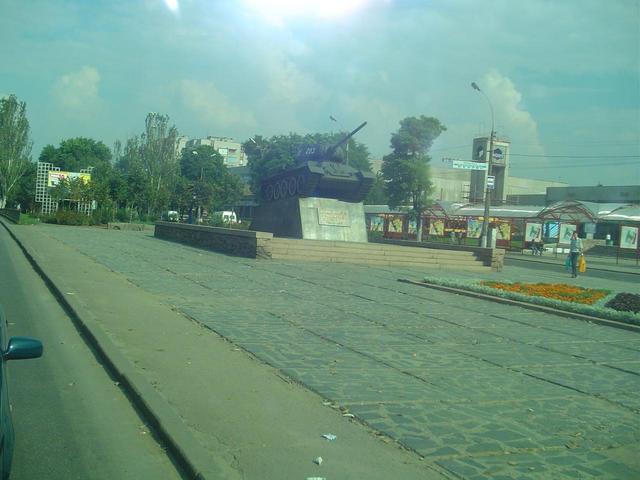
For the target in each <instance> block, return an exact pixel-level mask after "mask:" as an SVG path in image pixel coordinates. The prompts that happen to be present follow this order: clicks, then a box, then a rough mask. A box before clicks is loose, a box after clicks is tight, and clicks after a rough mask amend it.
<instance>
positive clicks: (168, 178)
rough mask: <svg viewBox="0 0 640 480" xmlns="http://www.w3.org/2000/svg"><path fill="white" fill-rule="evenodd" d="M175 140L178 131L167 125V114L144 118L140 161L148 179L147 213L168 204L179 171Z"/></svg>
mask: <svg viewBox="0 0 640 480" xmlns="http://www.w3.org/2000/svg"><path fill="white" fill-rule="evenodd" d="M177 138H178V130H177V128H176V127H175V125H171V126H169V116H168V115H161V114H159V113H150V114H148V115H147V119H146V121H145V131H144V133H143V134H142V135H141V137H140V160H141V163H142V168H143V170H144V172H145V173H146V174H147V175H148V180H149V189H148V195H149V198H148V205H147V214H154V215H156V216H157V215H159V214H160V213H161V211H162V210H164V209H165V208H166V206H167V205H168V203H169V198H170V196H171V193H172V191H173V188H174V186H175V182H176V178H177V174H178V168H179V167H178V155H177V152H176V141H177Z"/></svg>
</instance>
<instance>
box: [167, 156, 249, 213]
mask: <svg viewBox="0 0 640 480" xmlns="http://www.w3.org/2000/svg"><path fill="white" fill-rule="evenodd" d="M180 173H181V174H182V178H183V182H181V183H180V184H179V185H177V188H176V197H175V198H176V201H177V203H179V204H180V205H181V206H182V207H183V208H184V207H185V206H187V205H188V206H189V209H190V210H192V209H194V208H197V210H198V218H200V214H201V212H202V209H203V208H208V209H209V210H220V209H223V208H224V207H227V206H232V205H234V204H235V203H237V201H238V200H240V198H242V182H241V181H240V178H239V177H238V176H237V175H233V174H231V173H229V171H228V169H227V167H226V165H224V159H223V158H222V156H221V155H220V154H219V153H218V152H217V151H216V150H215V149H214V148H213V147H211V146H209V145H200V146H198V147H196V148H185V149H184V150H183V151H182V156H181V158H180Z"/></svg>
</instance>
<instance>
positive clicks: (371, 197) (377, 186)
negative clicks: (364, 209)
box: [364, 172, 389, 205]
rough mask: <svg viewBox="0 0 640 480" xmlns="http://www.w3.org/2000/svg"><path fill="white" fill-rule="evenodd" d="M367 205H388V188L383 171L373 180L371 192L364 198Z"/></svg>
mask: <svg viewBox="0 0 640 480" xmlns="http://www.w3.org/2000/svg"><path fill="white" fill-rule="evenodd" d="M364 204H365V205H388V204H389V198H388V197H387V190H386V188H385V185H384V177H383V176H382V172H378V174H377V175H376V179H375V181H374V182H373V186H372V187H371V190H369V193H368V194H367V198H365V199H364Z"/></svg>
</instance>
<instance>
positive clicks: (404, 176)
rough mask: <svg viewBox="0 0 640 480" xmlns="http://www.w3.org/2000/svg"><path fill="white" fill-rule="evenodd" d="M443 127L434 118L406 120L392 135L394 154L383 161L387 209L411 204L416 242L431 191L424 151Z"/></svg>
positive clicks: (426, 157) (427, 160)
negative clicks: (387, 201)
mask: <svg viewBox="0 0 640 480" xmlns="http://www.w3.org/2000/svg"><path fill="white" fill-rule="evenodd" d="M446 129H447V128H446V127H445V126H444V125H442V124H441V123H440V121H439V120H438V119H437V118H434V117H425V116H424V115H421V116H420V117H407V118H405V119H403V120H402V121H401V122H400V128H399V129H398V131H397V132H396V133H394V134H392V135H391V148H392V149H393V152H392V153H390V154H389V155H386V156H385V157H384V158H383V161H382V174H383V176H384V179H385V187H386V192H387V196H388V198H389V206H390V207H391V208H397V207H399V206H402V205H405V204H407V203H410V205H411V210H410V212H409V214H410V215H409V216H410V218H411V219H412V220H414V221H415V222H416V231H417V240H418V241H421V240H422V214H423V212H424V211H425V209H426V207H427V206H428V202H429V194H430V192H431V188H432V186H431V181H430V174H429V161H430V160H431V159H430V157H429V156H428V155H427V151H428V150H429V148H431V145H433V142H434V141H435V139H436V138H438V136H439V135H440V134H441V133H442V132H444V131H446Z"/></svg>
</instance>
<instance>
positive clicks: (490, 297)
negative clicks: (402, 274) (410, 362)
mask: <svg viewBox="0 0 640 480" xmlns="http://www.w3.org/2000/svg"><path fill="white" fill-rule="evenodd" d="M398 281H399V282H402V283H408V284H411V285H417V286H420V287H425V288H433V289H434V290H442V291H443V292H448V293H456V294H458V295H465V296H467V297H473V298H477V299H480V300H489V301H491V302H496V303H502V304H505V305H511V306H515V307H522V308H527V309H529V310H535V311H538V312H543V313H550V314H553V315H558V316H560V317H567V318H575V319H576V320H582V321H584V322H590V323H597V324H598V325H604V326H607V327H614V328H619V329H621V330H629V331H631V332H636V333H640V326H639V325H633V324H631V323H624V322H618V321H616V320H607V319H604V318H599V317H592V316H591V315H586V314H584V313H575V312H568V311H566V310H556V309H555V308H551V307H545V306H544V305H536V304H533V303H527V302H521V301H519V300H511V299H509V298H502V297H494V296H493V295H487V294H485V293H479V292H472V291H469V290H464V289H462V288H455V287H446V286H444V285H436V284H435V283H428V282H419V281H416V280H409V279H406V278H399V279H398Z"/></svg>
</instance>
